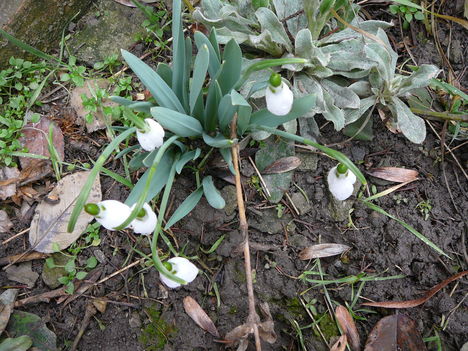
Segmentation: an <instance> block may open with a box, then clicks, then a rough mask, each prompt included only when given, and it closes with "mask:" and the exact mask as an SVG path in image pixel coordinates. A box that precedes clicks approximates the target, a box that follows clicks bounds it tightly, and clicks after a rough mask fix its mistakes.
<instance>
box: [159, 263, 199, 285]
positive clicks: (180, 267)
mask: <svg viewBox="0 0 468 351" xmlns="http://www.w3.org/2000/svg"><path fill="white" fill-rule="evenodd" d="M163 264H164V267H166V268H167V270H168V271H169V272H171V273H172V274H174V275H175V276H176V277H178V278H180V279H183V280H184V281H186V282H187V284H188V283H191V282H192V281H193V280H195V278H196V277H197V275H198V268H197V267H196V266H195V265H194V264H193V263H192V262H190V261H189V260H188V259H186V258H184V257H173V258H171V259H169V260H167V261H166V262H164V263H163ZM159 276H160V279H161V281H162V282H163V283H164V284H165V285H166V286H167V287H168V288H171V289H175V288H178V287H179V286H181V284H180V283H178V282H176V281H174V280H172V279H171V278H168V277H166V276H165V275H164V274H160V275H159Z"/></svg>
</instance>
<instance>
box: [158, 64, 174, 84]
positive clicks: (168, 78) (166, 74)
mask: <svg viewBox="0 0 468 351" xmlns="http://www.w3.org/2000/svg"><path fill="white" fill-rule="evenodd" d="M156 73H157V74H159V76H160V77H161V78H162V79H163V80H164V81H165V82H166V84H167V85H168V86H170V87H172V68H171V67H170V66H169V65H168V64H167V63H164V62H159V63H158V66H157V67H156Z"/></svg>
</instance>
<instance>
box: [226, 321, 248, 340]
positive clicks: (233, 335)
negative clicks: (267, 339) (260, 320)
mask: <svg viewBox="0 0 468 351" xmlns="http://www.w3.org/2000/svg"><path fill="white" fill-rule="evenodd" d="M251 333H253V326H252V324H251V323H245V324H242V325H239V326H237V327H235V328H234V329H233V330H231V331H230V332H229V333H227V334H226V336H225V337H224V339H226V341H228V342H229V343H234V342H236V341H239V342H240V341H241V340H246V339H247V337H248V336H249V334H251Z"/></svg>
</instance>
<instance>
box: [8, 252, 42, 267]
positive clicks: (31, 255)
mask: <svg viewBox="0 0 468 351" xmlns="http://www.w3.org/2000/svg"><path fill="white" fill-rule="evenodd" d="M48 256H49V255H48V254H44V253H40V252H26V253H22V254H19V255H13V256H7V257H2V258H0V266H6V265H8V264H14V263H18V262H27V261H32V260H41V259H43V258H46V257H48Z"/></svg>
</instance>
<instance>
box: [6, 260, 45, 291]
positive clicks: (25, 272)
mask: <svg viewBox="0 0 468 351" xmlns="http://www.w3.org/2000/svg"><path fill="white" fill-rule="evenodd" d="M5 271H6V274H7V278H8V279H9V280H13V281H15V282H18V283H22V284H26V285H27V286H28V287H29V288H32V287H34V284H35V283H36V280H37V278H39V274H37V273H36V272H34V271H33V270H32V265H31V261H29V262H23V263H20V264H18V265H12V266H10V267H8V268H7V269H5Z"/></svg>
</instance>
